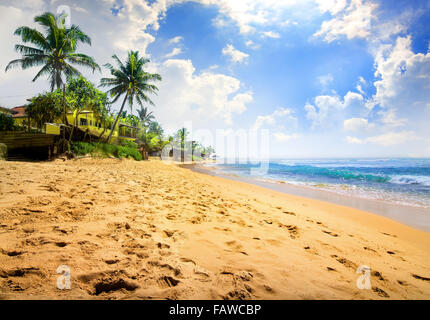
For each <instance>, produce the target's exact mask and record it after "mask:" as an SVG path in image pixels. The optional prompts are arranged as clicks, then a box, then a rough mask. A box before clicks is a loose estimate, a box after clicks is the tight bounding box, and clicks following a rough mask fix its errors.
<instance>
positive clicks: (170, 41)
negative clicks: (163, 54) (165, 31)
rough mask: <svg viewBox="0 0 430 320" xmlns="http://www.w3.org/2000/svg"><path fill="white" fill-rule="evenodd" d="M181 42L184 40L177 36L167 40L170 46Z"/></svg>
mask: <svg viewBox="0 0 430 320" xmlns="http://www.w3.org/2000/svg"><path fill="white" fill-rule="evenodd" d="M182 40H184V38H183V37H182V36H177V37H174V38H171V39H169V43H170V44H176V43H179V42H181V41H182Z"/></svg>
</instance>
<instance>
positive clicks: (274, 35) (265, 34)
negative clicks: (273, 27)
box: [261, 31, 281, 39]
mask: <svg viewBox="0 0 430 320" xmlns="http://www.w3.org/2000/svg"><path fill="white" fill-rule="evenodd" d="M261 37H262V38H272V39H279V38H280V37H281V35H280V34H279V33H277V32H274V31H264V32H262V33H261Z"/></svg>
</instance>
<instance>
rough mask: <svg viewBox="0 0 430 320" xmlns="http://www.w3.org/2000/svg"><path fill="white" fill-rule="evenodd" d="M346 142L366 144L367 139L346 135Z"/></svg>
mask: <svg viewBox="0 0 430 320" xmlns="http://www.w3.org/2000/svg"><path fill="white" fill-rule="evenodd" d="M346 142H348V143H350V144H365V143H366V141H364V140H363V139H359V138H356V137H351V136H347V137H346Z"/></svg>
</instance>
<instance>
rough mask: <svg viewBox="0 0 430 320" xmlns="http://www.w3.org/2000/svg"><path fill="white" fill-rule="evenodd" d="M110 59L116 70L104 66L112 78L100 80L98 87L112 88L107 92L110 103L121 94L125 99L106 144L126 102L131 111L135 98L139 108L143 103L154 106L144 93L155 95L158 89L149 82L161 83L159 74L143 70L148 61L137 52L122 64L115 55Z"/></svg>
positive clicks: (106, 65) (131, 54)
mask: <svg viewBox="0 0 430 320" xmlns="http://www.w3.org/2000/svg"><path fill="white" fill-rule="evenodd" d="M112 58H113V59H114V60H115V61H116V62H117V64H118V69H117V68H114V67H113V66H112V65H111V64H109V63H107V64H105V67H106V68H108V69H109V70H110V73H111V75H112V76H113V77H112V78H102V79H101V81H100V86H102V87H112V88H111V89H109V90H108V91H107V92H108V93H109V94H110V95H111V97H113V100H112V102H116V101H117V100H118V99H119V97H120V96H121V95H123V94H125V97H124V101H123V102H122V105H121V109H120V110H119V113H118V115H117V117H116V119H115V122H114V124H113V127H112V130H111V132H110V133H109V137H108V138H107V142H109V141H110V139H111V137H112V133H113V130H114V129H115V127H116V125H117V122H118V119H119V116H120V114H121V113H122V111H123V109H124V106H125V103H126V102H127V100H128V105H129V107H130V110H131V111H132V110H133V102H134V99H135V98H136V101H137V103H138V104H139V105H140V106H143V102H147V103H149V104H151V105H154V103H153V102H152V101H151V99H150V98H149V97H148V96H147V95H146V93H154V94H156V93H157V91H158V88H157V87H156V86H155V85H153V84H150V83H149V82H151V81H156V80H157V81H161V76H160V75H159V74H157V73H154V74H152V73H148V72H145V71H144V70H143V67H144V66H145V64H146V63H148V62H149V59H145V58H143V57H140V56H139V51H130V52H129V53H128V57H127V61H126V62H125V63H122V62H121V60H120V59H119V58H118V57H117V55H113V56H112Z"/></svg>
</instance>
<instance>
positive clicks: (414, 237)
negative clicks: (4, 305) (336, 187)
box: [0, 159, 430, 299]
mask: <svg viewBox="0 0 430 320" xmlns="http://www.w3.org/2000/svg"><path fill="white" fill-rule="evenodd" d="M429 248H430V233H427V232H424V231H420V230H416V229H413V228H411V227H408V226H405V225H402V224H400V223H398V222H395V221H393V220H390V219H388V218H386V217H382V216H379V215H376V214H372V213H369V212H365V211H360V210H358V209H353V208H348V207H345V206H340V205H335V204H330V203H326V202H322V201H318V200H312V199H307V198H303V197H299V196H292V195H288V194H284V193H280V192H277V191H274V190H269V189H265V188H262V187H260V186H255V185H250V184H246V183H243V182H240V181H232V180H227V179H224V178H221V177H214V176H209V175H205V174H202V173H198V172H192V171H191V170H189V169H187V168H181V167H178V166H176V165H173V164H166V163H163V162H161V161H155V160H151V161H144V162H137V161H133V160H117V159H103V160H102V159H80V160H68V161H63V160H61V159H57V160H55V161H53V162H34V163H31V162H4V161H2V162H0V298H1V299H430V254H429V251H430V249H429ZM61 265H65V266H68V267H69V268H70V273H71V289H70V290H59V289H58V288H57V278H58V277H59V276H60V274H58V273H57V268H58V267H59V266H61ZM362 265H366V266H368V267H370V270H371V278H370V279H371V289H369V290H366V289H358V288H357V285H356V281H357V278H358V277H359V276H360V274H358V273H356V270H357V268H358V267H359V266H362Z"/></svg>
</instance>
